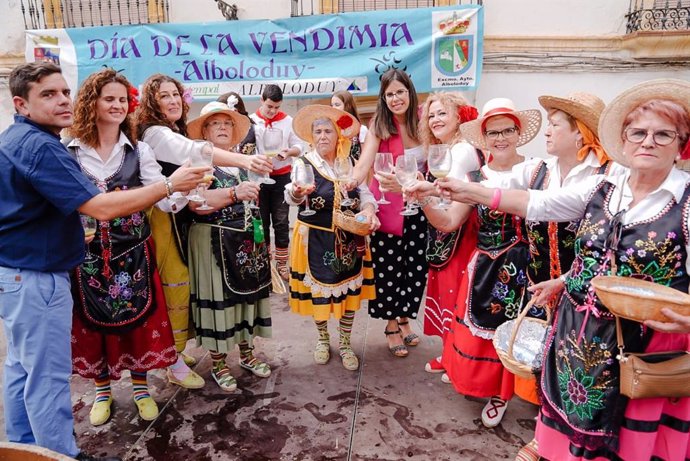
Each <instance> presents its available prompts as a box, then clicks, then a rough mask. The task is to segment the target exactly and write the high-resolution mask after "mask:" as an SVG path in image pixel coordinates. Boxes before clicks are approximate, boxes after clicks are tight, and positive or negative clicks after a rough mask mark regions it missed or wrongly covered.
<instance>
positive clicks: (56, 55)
mask: <svg viewBox="0 0 690 461" xmlns="http://www.w3.org/2000/svg"><path fill="white" fill-rule="evenodd" d="M33 41H34V60H35V61H49V62H52V63H54V64H57V65H58V66H59V65H60V47H59V46H58V38H57V37H51V36H48V35H41V36H40V37H36V38H34V39H33Z"/></svg>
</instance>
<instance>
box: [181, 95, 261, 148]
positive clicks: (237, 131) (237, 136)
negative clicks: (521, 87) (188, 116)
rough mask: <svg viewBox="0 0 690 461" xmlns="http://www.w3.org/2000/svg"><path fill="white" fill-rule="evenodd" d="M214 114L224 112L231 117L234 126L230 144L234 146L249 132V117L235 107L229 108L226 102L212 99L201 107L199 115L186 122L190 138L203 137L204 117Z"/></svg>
mask: <svg viewBox="0 0 690 461" xmlns="http://www.w3.org/2000/svg"><path fill="white" fill-rule="evenodd" d="M216 114H225V115H227V116H229V117H230V118H231V119H232V122H233V123H234V126H233V127H232V138H231V139H230V145H231V146H236V145H237V144H239V143H240V141H242V140H243V139H244V137H245V136H247V133H248V132H249V126H250V124H251V122H250V121H249V117H246V116H244V115H242V114H240V113H239V112H237V111H236V110H235V109H233V108H231V107H230V106H228V105H227V104H223V103H222V102H218V101H213V102H209V103H208V104H206V105H205V106H204V107H203V108H202V109H201V113H200V114H199V117H197V118H195V119H194V120H192V121H191V122H189V123H188V124H187V133H188V134H189V138H190V139H203V137H204V134H203V131H204V125H205V123H206V119H208V118H209V117H211V116H212V115H216Z"/></svg>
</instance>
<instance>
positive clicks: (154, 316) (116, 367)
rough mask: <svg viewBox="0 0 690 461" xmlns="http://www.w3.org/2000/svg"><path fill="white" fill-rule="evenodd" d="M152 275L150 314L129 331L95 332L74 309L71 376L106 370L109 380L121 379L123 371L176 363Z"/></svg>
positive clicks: (167, 322)
mask: <svg viewBox="0 0 690 461" xmlns="http://www.w3.org/2000/svg"><path fill="white" fill-rule="evenodd" d="M149 242H150V240H149ZM147 244H150V243H147ZM152 248H153V246H152V245H151V249H152ZM152 272H153V287H152V290H153V304H154V305H153V311H152V312H151V313H150V314H149V317H148V318H147V319H146V321H144V323H142V324H141V325H139V326H138V327H136V328H134V329H132V330H130V331H127V332H125V333H118V334H110V333H105V332H103V331H97V330H94V329H92V328H91V327H90V326H89V325H88V324H87V323H85V322H84V320H82V318H81V316H80V315H79V314H77V313H76V309H75V311H74V312H73V314H72V372H73V373H77V374H79V375H80V376H82V377H84V378H96V377H97V376H99V375H100V374H101V373H102V372H103V371H104V370H105V369H107V370H108V373H109V374H110V377H111V378H112V379H120V376H121V374H122V371H123V370H131V371H136V372H140V373H143V372H145V371H149V370H154V369H156V368H165V367H167V366H169V365H172V364H173V363H175V361H176V360H177V352H176V351H175V342H174V340H173V333H172V328H171V326H170V320H169V319H168V309H167V307H166V305H165V296H164V295H163V285H162V283H161V279H160V276H159V275H158V270H157V269H155V268H153V271H152Z"/></svg>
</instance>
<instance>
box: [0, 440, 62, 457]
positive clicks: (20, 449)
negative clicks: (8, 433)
mask: <svg viewBox="0 0 690 461" xmlns="http://www.w3.org/2000/svg"><path fill="white" fill-rule="evenodd" d="M0 460H3V461H74V459H73V458H70V457H69V456H65V455H62V454H60V453H57V452H54V451H52V450H48V449H47V448H43V447H37V446H34V445H26V444H23V443H12V442H0Z"/></svg>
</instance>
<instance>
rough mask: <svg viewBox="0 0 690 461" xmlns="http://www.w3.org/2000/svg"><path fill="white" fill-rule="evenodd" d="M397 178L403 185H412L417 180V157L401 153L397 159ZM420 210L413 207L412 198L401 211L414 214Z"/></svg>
mask: <svg viewBox="0 0 690 461" xmlns="http://www.w3.org/2000/svg"><path fill="white" fill-rule="evenodd" d="M395 179H397V180H398V182H399V183H400V185H401V186H403V187H412V186H414V185H415V183H416V182H417V159H415V158H414V157H413V156H411V155H401V156H400V157H398V158H397V159H396V161H395ZM418 213H419V211H418V210H417V209H416V208H413V207H412V204H411V203H410V200H408V201H407V203H406V205H405V208H404V209H403V210H402V211H401V212H400V214H401V215H403V216H413V215H416V214H418Z"/></svg>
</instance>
